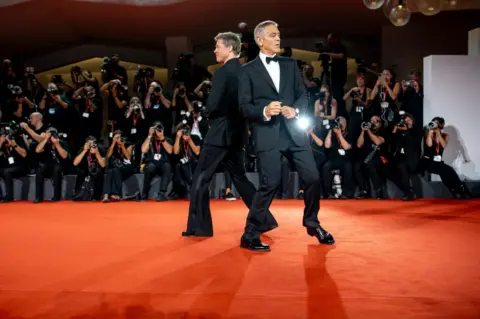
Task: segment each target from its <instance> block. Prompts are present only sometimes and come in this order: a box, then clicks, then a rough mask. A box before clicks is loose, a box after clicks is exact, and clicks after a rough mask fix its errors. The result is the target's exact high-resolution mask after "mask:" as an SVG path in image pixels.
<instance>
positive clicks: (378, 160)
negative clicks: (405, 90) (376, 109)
mask: <svg viewBox="0 0 480 319" xmlns="http://www.w3.org/2000/svg"><path fill="white" fill-rule="evenodd" d="M361 129H362V132H361V133H360V136H359V137H358V139H357V147H358V148H359V149H360V152H359V154H358V158H357V159H356V160H357V161H356V163H355V168H354V171H355V178H356V180H357V184H358V187H359V190H360V192H359V193H358V195H357V197H356V198H357V199H364V198H369V197H370V195H369V194H368V192H367V189H368V187H367V184H368V183H369V179H371V180H372V184H373V188H374V190H375V193H376V198H377V199H384V196H383V190H382V187H383V178H382V176H383V172H384V170H385V165H387V162H388V160H387V156H388V147H387V145H386V143H385V129H384V126H383V121H382V119H381V118H380V116H378V115H373V116H372V117H371V119H370V121H368V122H363V123H362V125H361ZM366 176H368V177H369V178H366Z"/></svg>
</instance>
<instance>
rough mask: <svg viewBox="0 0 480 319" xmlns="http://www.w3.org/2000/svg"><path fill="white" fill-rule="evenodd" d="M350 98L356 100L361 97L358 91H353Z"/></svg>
mask: <svg viewBox="0 0 480 319" xmlns="http://www.w3.org/2000/svg"><path fill="white" fill-rule="evenodd" d="M350 97H351V98H352V99H356V98H357V97H360V94H359V93H358V92H357V91H352V92H351V93H350Z"/></svg>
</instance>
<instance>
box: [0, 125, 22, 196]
mask: <svg viewBox="0 0 480 319" xmlns="http://www.w3.org/2000/svg"><path fill="white" fill-rule="evenodd" d="M12 124H13V123H12ZM27 167H28V166H27V150H26V147H25V144H24V141H23V138H22V137H21V135H20V134H18V132H15V131H14V130H12V128H11V127H10V126H7V127H5V126H4V127H1V128H0V179H3V180H4V182H5V190H6V192H5V193H6V194H5V197H3V196H2V190H1V187H0V200H2V201H3V202H12V201H13V195H14V194H13V180H14V179H15V178H20V177H22V176H25V174H27Z"/></svg>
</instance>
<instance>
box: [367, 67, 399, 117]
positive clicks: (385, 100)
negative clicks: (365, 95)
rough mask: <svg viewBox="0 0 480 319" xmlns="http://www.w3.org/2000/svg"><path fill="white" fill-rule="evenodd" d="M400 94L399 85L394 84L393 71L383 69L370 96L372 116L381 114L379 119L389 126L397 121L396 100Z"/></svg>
mask: <svg viewBox="0 0 480 319" xmlns="http://www.w3.org/2000/svg"><path fill="white" fill-rule="evenodd" d="M399 93H400V83H398V82H396V80H395V74H394V72H393V70H390V69H385V70H383V72H382V74H381V75H380V77H379V78H378V80H377V83H376V85H375V87H374V88H373V90H372V93H371V95H370V100H372V101H373V112H374V114H381V116H380V117H381V118H382V120H383V121H384V122H387V123H388V124H389V125H393V124H394V123H395V122H396V121H398V117H397V116H396V115H397V113H398V108H397V105H396V102H395V101H396V99H397V97H398V94H399Z"/></svg>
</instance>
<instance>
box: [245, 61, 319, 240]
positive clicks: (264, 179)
mask: <svg viewBox="0 0 480 319" xmlns="http://www.w3.org/2000/svg"><path fill="white" fill-rule="evenodd" d="M270 63H276V62H270ZM278 63H279V68H280V88H279V91H277V89H276V87H275V85H274V83H273V81H272V78H271V77H270V75H269V73H268V72H267V70H266V68H265V66H264V65H263V62H262V61H261V59H260V57H258V58H256V59H255V60H253V61H252V62H250V63H248V64H246V65H244V66H243V68H242V71H241V72H240V77H239V100H240V101H239V103H240V109H241V111H242V112H243V114H244V116H245V117H247V118H248V119H249V120H251V121H253V123H252V127H253V139H254V143H255V148H256V153H257V164H258V167H259V172H260V187H259V189H258V191H257V194H256V195H255V197H254V199H253V202H252V205H251V207H250V212H249V215H248V217H247V225H246V227H245V233H244V235H243V236H244V237H243V238H244V239H246V240H254V239H255V238H258V236H259V235H260V233H261V228H262V226H263V224H264V221H265V220H266V217H267V215H266V214H267V211H268V207H269V206H270V204H271V202H272V199H273V197H274V196H275V192H276V190H277V188H278V185H279V183H280V173H281V166H280V165H279V164H280V163H281V156H282V155H283V156H285V157H286V158H287V159H288V160H289V161H291V162H293V163H294V165H295V168H296V170H297V171H298V173H299V175H300V179H302V180H303V182H304V183H305V185H306V187H305V197H304V198H305V211H304V217H303V225H304V226H306V227H309V228H316V227H318V226H319V224H320V223H319V221H318V218H317V214H318V211H319V209H320V205H319V204H320V202H319V199H320V191H319V173H318V171H317V168H316V164H315V160H314V157H313V154H312V151H311V149H310V142H309V140H308V138H307V135H306V134H305V132H304V131H303V130H301V129H299V128H298V127H297V125H296V123H297V122H296V119H291V120H287V119H286V118H284V117H283V116H282V115H279V116H273V117H272V118H271V120H270V121H265V120H264V116H263V112H264V108H265V106H267V105H268V104H269V103H270V102H271V101H280V102H282V105H288V106H291V107H293V108H295V109H299V112H300V114H302V112H306V108H307V107H308V99H307V95H306V90H305V85H304V83H303V81H302V78H301V76H300V71H299V70H298V67H297V63H296V61H295V60H294V59H289V58H284V57H279V61H278Z"/></svg>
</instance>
